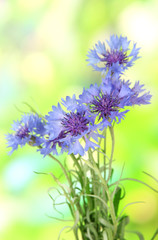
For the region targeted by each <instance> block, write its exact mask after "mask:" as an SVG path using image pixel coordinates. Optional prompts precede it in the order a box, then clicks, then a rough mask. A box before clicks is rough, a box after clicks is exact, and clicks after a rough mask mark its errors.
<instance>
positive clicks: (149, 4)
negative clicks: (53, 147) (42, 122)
mask: <svg viewBox="0 0 158 240" xmlns="http://www.w3.org/2000/svg"><path fill="white" fill-rule="evenodd" d="M157 12H158V1H157V0H137V1H134V0H126V1H118V0H14V1H5V0H0V160H1V161H0V169H1V173H0V239H1V240H10V239H12V240H28V239H29V240H46V239H47V240H56V239H57V236H58V233H59V231H60V229H61V228H62V227H63V226H65V224H67V223H65V222H62V223H61V222H58V221H57V220H54V219H51V218H49V217H48V215H49V216H55V217H62V216H60V214H58V213H56V212H55V211H54V210H53V206H52V201H51V199H50V198H49V196H48V193H47V191H48V188H50V187H52V186H54V182H53V180H52V179H51V177H49V176H47V175H37V174H35V173H34V171H36V172H49V171H54V172H55V173H56V174H57V175H58V176H59V175H60V171H59V170H58V168H57V166H56V164H55V163H54V162H53V161H52V160H51V159H49V158H44V159H43V158H42V157H41V156H40V154H39V153H37V152H36V150H35V149H34V148H29V147H27V146H26V147H24V148H23V149H19V150H18V151H16V152H14V153H13V155H11V156H8V154H7V152H8V149H6V142H5V137H4V134H5V133H7V132H9V131H10V127H11V124H12V122H13V120H16V119H18V118H20V116H21V113H20V112H19V111H18V110H17V109H19V110H20V111H29V109H28V108H27V106H26V105H24V104H23V103H24V102H28V103H29V104H31V105H33V106H34V107H36V108H39V110H40V111H41V112H42V113H43V114H46V113H47V112H48V111H50V110H51V106H52V105H53V104H57V102H58V101H59V100H60V98H61V97H66V96H67V95H72V94H73V93H76V94H79V93H80V91H82V88H83V87H88V86H89V85H90V84H91V83H94V82H100V74H99V73H96V72H93V71H92V69H91V68H90V67H87V63H86V61H85V59H86V54H87V51H88V49H89V48H90V47H92V46H93V45H94V44H95V42H96V41H98V40H104V39H105V38H106V39H108V38H109V36H110V34H123V35H124V36H127V37H128V38H129V39H131V40H132V41H135V42H138V45H139V46H140V47H141V56H142V58H140V59H139V60H138V61H137V62H136V63H135V65H134V66H133V67H132V68H131V69H130V70H129V71H127V72H126V76H125V77H126V79H127V78H129V79H131V81H133V82H134V81H136V80H140V81H141V82H142V83H144V84H145V85H146V88H147V89H149V90H150V91H151V93H152V95H153V98H152V104H151V105H148V106H143V107H135V108H133V109H131V111H130V112H129V113H128V114H127V116H126V119H125V121H122V123H121V124H119V125H117V126H116V129H115V130H116V149H115V159H116V160H117V161H116V164H115V168H116V170H117V174H116V177H119V176H120V172H121V168H122V166H123V164H124V163H125V170H124V175H123V176H124V177H136V178H138V179H141V180H144V181H146V182H147V183H149V184H151V185H152V186H153V187H157V188H158V186H156V184H155V182H153V180H151V179H150V178H149V177H147V176H146V175H144V174H143V173H142V171H146V172H149V173H150V174H152V175H153V176H155V177H157V175H158V174H157V173H158V114H157V111H158V28H157V26H158V15H157ZM125 186H126V189H127V196H126V199H125V200H124V202H123V205H125V204H127V203H129V202H132V201H145V203H144V204H138V205H132V206H129V207H128V208H127V209H126V213H127V214H129V215H130V218H131V224H130V225H129V227H128V229H129V230H130V229H135V230H139V231H142V232H143V233H144V235H145V239H150V238H151V236H152V234H153V232H154V231H155V230H156V227H157V226H158V194H156V193H154V192H152V191H151V190H150V189H148V188H146V187H145V186H143V185H141V184H139V183H131V182H126V183H125ZM54 194H55V193H54ZM58 209H59V210H60V211H61V212H62V213H64V215H65V219H67V218H68V219H69V218H70V216H69V211H68V210H67V208H66V207H65V206H64V207H62V206H61V207H58ZM69 224H72V223H71V222H70V223H68V225H69ZM62 239H65V240H73V235H72V233H65V234H63V235H62ZM128 239H129V240H134V239H138V238H137V237H135V236H134V235H132V234H131V235H128Z"/></svg>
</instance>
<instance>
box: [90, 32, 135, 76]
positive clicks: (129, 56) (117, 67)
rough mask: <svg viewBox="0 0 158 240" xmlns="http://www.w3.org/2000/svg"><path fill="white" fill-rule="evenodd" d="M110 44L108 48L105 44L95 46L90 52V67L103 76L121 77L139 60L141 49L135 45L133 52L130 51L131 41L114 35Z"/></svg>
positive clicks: (99, 43)
mask: <svg viewBox="0 0 158 240" xmlns="http://www.w3.org/2000/svg"><path fill="white" fill-rule="evenodd" d="M106 42H107V43H108V46H109V47H108V48H106V46H105V43H104V42H103V43H101V42H100V41H98V43H96V44H95V47H94V48H93V49H90V50H89V52H88V55H87V56H88V59H87V61H88V62H89V65H91V66H92V67H93V69H94V70H96V71H100V72H102V74H106V73H107V74H108V75H111V74H115V75H117V76H118V75H119V74H120V73H123V72H124V70H125V69H127V68H128V67H131V66H132V65H133V63H134V61H135V60H137V59H138V58H139V57H138V53H139V49H140V48H137V47H136V43H134V44H133V48H132V50H130V49H129V45H130V42H131V41H128V40H127V37H122V36H120V37H118V36H117V35H116V36H115V35H112V36H111V37H110V41H106Z"/></svg>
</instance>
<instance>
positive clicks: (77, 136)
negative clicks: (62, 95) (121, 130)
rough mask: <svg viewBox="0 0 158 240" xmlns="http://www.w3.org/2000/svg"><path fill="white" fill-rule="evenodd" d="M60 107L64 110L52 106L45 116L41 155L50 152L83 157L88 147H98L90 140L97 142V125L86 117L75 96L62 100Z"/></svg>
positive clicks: (82, 106) (83, 108) (83, 107)
mask: <svg viewBox="0 0 158 240" xmlns="http://www.w3.org/2000/svg"><path fill="white" fill-rule="evenodd" d="M62 105H63V106H64V107H65V108H66V109H65V110H63V108H62V107H61V105H60V104H59V103H58V106H57V107H56V106H52V111H51V112H49V114H48V115H47V116H46V121H47V124H46V127H45V128H46V133H47V137H46V138H45V142H44V144H43V148H42V149H41V150H40V151H41V153H42V154H44V156H46V155H48V154H49V153H51V152H52V153H53V154H56V155H58V154H61V153H63V152H68V154H71V153H73V154H80V155H84V153H85V151H87V150H88V149H89V148H90V147H91V148H93V149H94V148H95V147H99V146H98V145H97V144H96V143H94V142H93V141H91V140H90V138H93V139H94V140H95V141H97V137H98V136H100V135H98V133H97V132H96V130H97V125H94V122H93V118H91V117H90V116H88V115H87V112H86V111H85V110H86V109H85V106H84V105H80V104H78V102H77V100H76V97H75V95H73V97H72V98H70V97H67V98H66V100H63V99H62ZM81 140H83V144H82V145H81Z"/></svg>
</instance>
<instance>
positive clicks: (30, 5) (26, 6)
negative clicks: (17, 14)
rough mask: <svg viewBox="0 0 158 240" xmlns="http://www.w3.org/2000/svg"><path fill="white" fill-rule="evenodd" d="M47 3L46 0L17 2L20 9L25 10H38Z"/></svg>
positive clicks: (19, 0)
mask: <svg viewBox="0 0 158 240" xmlns="http://www.w3.org/2000/svg"><path fill="white" fill-rule="evenodd" d="M45 3H46V0H33V1H32V0H27V1H26V0H18V1H17V4H18V7H19V8H20V9H23V10H25V11H27V10H28V11H30V10H38V9H39V8H40V7H42V6H43V5H44V4H45Z"/></svg>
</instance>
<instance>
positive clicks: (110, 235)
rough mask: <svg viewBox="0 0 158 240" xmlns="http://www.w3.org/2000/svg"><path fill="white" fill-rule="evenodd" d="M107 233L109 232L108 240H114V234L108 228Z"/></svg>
mask: <svg viewBox="0 0 158 240" xmlns="http://www.w3.org/2000/svg"><path fill="white" fill-rule="evenodd" d="M106 232H107V235H108V240H111V239H113V232H112V230H111V229H110V228H106Z"/></svg>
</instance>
